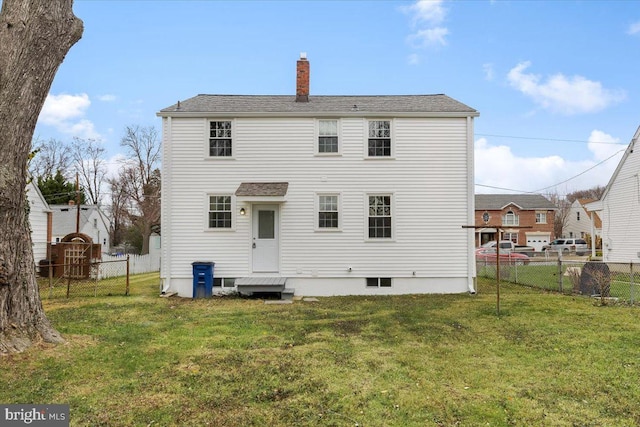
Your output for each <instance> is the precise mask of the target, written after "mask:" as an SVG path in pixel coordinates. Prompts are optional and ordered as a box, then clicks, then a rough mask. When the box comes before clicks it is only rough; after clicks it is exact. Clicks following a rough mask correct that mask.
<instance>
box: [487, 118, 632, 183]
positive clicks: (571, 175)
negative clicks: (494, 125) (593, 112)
mask: <svg viewBox="0 0 640 427" xmlns="http://www.w3.org/2000/svg"><path fill="white" fill-rule="evenodd" d="M589 141H590V142H589V144H588V149H589V153H590V155H591V158H588V159H585V160H577V161H574V160H567V159H564V158H562V157H561V156H557V155H550V156H544V157H519V156H517V155H516V154H515V153H513V151H511V148H510V147H508V146H506V145H491V144H490V143H489V141H488V140H487V139H486V138H480V139H478V140H476V143H475V183H476V184H481V185H480V186H477V187H476V193H511V192H510V191H507V190H505V189H510V190H515V192H516V193H517V192H531V191H538V190H541V189H545V190H543V191H542V193H543V194H547V193H558V194H561V195H564V194H566V193H570V192H572V191H576V190H586V189H589V188H592V187H595V186H596V185H600V186H605V185H607V183H608V182H609V179H610V178H611V175H612V174H613V171H614V170H615V168H616V166H617V165H618V162H619V161H620V158H621V156H622V152H619V151H620V150H623V149H624V146H623V145H608V144H598V143H597V142H600V143H601V142H617V141H618V140H617V139H615V138H613V137H612V136H610V135H607V134H606V133H604V132H601V131H598V130H594V131H592V132H591V135H590V136H589ZM615 153H617V156H614V157H612V158H611V159H609V160H607V161H604V160H605V159H607V158H609V157H611V156H612V155H614V154H615ZM603 161H604V162H603ZM600 162H603V163H601V164H599V163H600ZM495 165H500V167H496V166H495ZM591 168H593V169H591ZM492 187H496V188H492ZM548 187H551V188H548ZM547 188H548V189H547Z"/></svg>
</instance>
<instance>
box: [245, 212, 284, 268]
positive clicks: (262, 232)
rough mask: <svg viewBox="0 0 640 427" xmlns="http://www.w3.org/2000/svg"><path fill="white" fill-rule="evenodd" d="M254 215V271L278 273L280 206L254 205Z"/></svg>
mask: <svg viewBox="0 0 640 427" xmlns="http://www.w3.org/2000/svg"><path fill="white" fill-rule="evenodd" d="M252 217H253V219H252V241H253V242H252V259H253V261H252V262H253V271H254V272H256V273H276V272H278V271H279V269H280V268H279V259H280V226H279V207H278V205H254V206H253V212H252Z"/></svg>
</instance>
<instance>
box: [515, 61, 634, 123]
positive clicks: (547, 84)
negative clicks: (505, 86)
mask: <svg viewBox="0 0 640 427" xmlns="http://www.w3.org/2000/svg"><path fill="white" fill-rule="evenodd" d="M530 65H531V62H529V61H526V62H521V63H519V64H518V65H516V66H515V67H514V68H512V69H511V71H509V73H508V75H507V79H508V81H509V84H510V85H511V86H512V87H514V88H516V89H517V90H519V91H520V92H522V93H523V94H525V95H526V96H528V97H530V98H531V99H533V101H534V102H535V103H537V104H538V105H540V106H541V107H542V108H545V109H547V110H549V111H551V112H554V113H560V114H565V115H572V114H581V113H593V112H597V111H601V110H603V109H605V108H607V107H609V106H610V105H613V104H615V103H617V102H620V101H622V100H623V99H624V98H625V94H624V92H622V91H619V90H609V89H605V88H603V87H602V84H601V83H600V82H596V81H592V80H588V79H586V78H584V77H582V76H578V75H576V76H573V77H566V76H564V75H563V74H556V75H553V76H550V77H548V78H547V79H546V81H542V79H541V77H540V76H539V75H535V74H527V73H525V72H524V71H525V70H526V69H527V68H529V66H530Z"/></svg>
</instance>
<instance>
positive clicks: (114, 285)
mask: <svg viewBox="0 0 640 427" xmlns="http://www.w3.org/2000/svg"><path fill="white" fill-rule="evenodd" d="M38 270H39V271H38V288H39V291H40V298H42V299H47V298H70V297H77V296H108V295H129V258H128V257H127V258H125V259H121V260H117V261H95V262H90V263H86V262H82V263H67V264H54V263H48V262H47V263H40V265H39V268H38Z"/></svg>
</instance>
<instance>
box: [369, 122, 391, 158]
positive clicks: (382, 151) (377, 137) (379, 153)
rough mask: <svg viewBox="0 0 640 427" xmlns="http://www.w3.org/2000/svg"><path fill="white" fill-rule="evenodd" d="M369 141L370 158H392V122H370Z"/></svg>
mask: <svg viewBox="0 0 640 427" xmlns="http://www.w3.org/2000/svg"><path fill="white" fill-rule="evenodd" d="M367 141H368V142H367V155H368V156H369V157H391V121H390V120H369V134H368V139H367Z"/></svg>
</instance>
